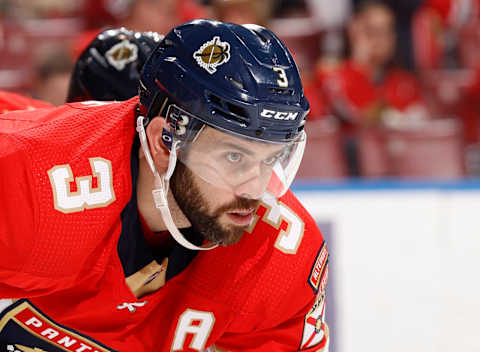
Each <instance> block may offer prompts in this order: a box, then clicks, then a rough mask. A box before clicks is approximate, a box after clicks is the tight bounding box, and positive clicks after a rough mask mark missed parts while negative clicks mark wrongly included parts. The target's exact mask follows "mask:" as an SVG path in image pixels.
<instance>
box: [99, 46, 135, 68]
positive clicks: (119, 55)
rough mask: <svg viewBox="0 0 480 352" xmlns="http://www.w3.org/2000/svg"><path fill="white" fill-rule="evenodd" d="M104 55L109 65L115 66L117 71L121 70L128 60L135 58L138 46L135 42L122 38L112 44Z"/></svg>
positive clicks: (131, 60)
mask: <svg viewBox="0 0 480 352" xmlns="http://www.w3.org/2000/svg"><path fill="white" fill-rule="evenodd" d="M105 56H106V58H107V60H108V63H109V64H110V65H112V66H113V67H115V68H116V69H117V70H118V71H121V70H123V69H124V68H125V66H127V65H128V64H129V63H130V62H133V61H135V60H137V58H138V47H137V46H136V45H135V44H133V43H131V42H130V41H128V40H126V39H125V40H122V41H121V42H120V43H117V44H115V45H114V46H112V47H111V48H110V49H109V50H108V51H107V52H106V53H105Z"/></svg>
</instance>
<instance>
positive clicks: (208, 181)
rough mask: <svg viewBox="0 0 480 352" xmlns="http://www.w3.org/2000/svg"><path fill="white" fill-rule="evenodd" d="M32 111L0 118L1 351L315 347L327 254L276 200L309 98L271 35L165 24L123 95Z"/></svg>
mask: <svg viewBox="0 0 480 352" xmlns="http://www.w3.org/2000/svg"><path fill="white" fill-rule="evenodd" d="M37 113H38V114H41V115H42V116H40V117H39V119H38V121H41V122H39V123H38V124H37V125H36V126H35V127H32V126H31V125H29V126H26V127H25V128H19V129H17V130H15V131H14V132H11V131H10V132H9V130H8V128H6V129H4V128H3V126H2V122H1V121H0V145H2V148H0V170H1V172H0V192H1V193H0V195H1V200H2V202H0V214H2V215H1V217H0V296H1V297H4V298H6V299H4V300H3V311H2V312H1V313H0V341H2V343H4V344H7V345H8V346H7V348H8V350H12V349H16V350H24V351H25V350H37V351H39V350H44V351H65V350H67V351H78V352H84V351H148V352H151V351H205V350H208V351H295V350H302V351H327V350H328V339H329V332H328V327H327V325H326V323H325V321H324V316H325V286H326V281H327V277H328V252H327V249H326V246H325V242H324V240H323V238H322V235H321V233H320V231H319V229H318V228H317V226H316V224H315V222H314V220H313V219H312V218H311V216H310V215H309V214H308V213H307V212H306V210H305V209H304V208H303V207H302V206H301V204H300V203H299V201H298V200H297V199H296V198H295V196H294V195H293V194H292V193H291V191H289V190H288V187H289V185H290V183H291V181H292V180H293V178H294V176H295V173H296V170H297V167H298V164H299V162H300V160H301V157H302V153H303V148H304V144H305V138H306V137H305V132H304V131H303V128H304V123H305V116H306V114H307V113H308V102H307V101H306V99H305V97H304V95H303V89H302V85H301V82H300V78H299V75H298V71H297V68H296V66H295V63H294V61H293V59H292V57H291V55H290V53H289V52H288V50H287V49H286V47H285V46H284V45H283V44H282V43H281V42H280V41H279V40H278V38H277V37H276V36H275V35H274V34H273V33H272V32H270V31H269V30H267V29H265V28H262V27H259V26H254V25H245V26H240V25H235V24H229V23H222V22H216V21H206V20H196V21H192V22H189V23H186V24H184V25H180V26H178V27H176V28H174V29H173V30H172V31H171V32H170V33H169V34H168V35H167V36H166V37H165V39H164V40H163V41H162V42H161V43H160V45H159V46H158V47H157V48H156V49H155V50H154V52H153V53H152V55H151V56H150V57H149V59H148V60H147V62H146V64H145V67H144V70H143V72H142V75H141V83H140V93H139V97H134V98H132V99H130V100H127V101H125V102H109V103H105V102H102V103H101V102H85V103H74V104H67V105H65V106H62V107H59V108H56V109H45V110H38V111H37ZM29 114H30V112H23V113H21V114H20V113H16V115H24V116H25V119H28V116H29ZM7 116H8V115H7ZM19 120H20V121H21V120H22V119H19ZM135 131H137V132H138V135H137V134H136V132H135ZM7 298H8V299H7Z"/></svg>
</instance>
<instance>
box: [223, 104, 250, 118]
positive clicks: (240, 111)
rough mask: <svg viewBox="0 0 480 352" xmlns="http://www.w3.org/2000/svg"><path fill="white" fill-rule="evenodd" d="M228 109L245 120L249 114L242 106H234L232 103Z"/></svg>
mask: <svg viewBox="0 0 480 352" xmlns="http://www.w3.org/2000/svg"><path fill="white" fill-rule="evenodd" d="M227 107H228V110H230V112H232V113H233V114H235V115H238V116H241V117H245V118H246V117H247V113H246V112H245V110H244V109H243V108H241V107H240V106H237V105H234V104H231V103H227Z"/></svg>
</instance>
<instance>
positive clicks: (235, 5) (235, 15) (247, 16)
mask: <svg viewBox="0 0 480 352" xmlns="http://www.w3.org/2000/svg"><path fill="white" fill-rule="evenodd" d="M272 4H273V1H272V0H262V1H257V0H212V1H211V6H212V12H213V16H214V18H216V19H218V20H221V21H225V22H232V23H237V24H247V23H253V24H258V25H261V26H267V27H268V23H269V21H270V18H271V16H272V11H273V7H272Z"/></svg>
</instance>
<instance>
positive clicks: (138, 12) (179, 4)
mask: <svg viewBox="0 0 480 352" xmlns="http://www.w3.org/2000/svg"><path fill="white" fill-rule="evenodd" d="M83 17H84V19H85V28H86V30H85V31H84V32H83V33H82V34H81V35H79V36H78V38H77V39H76V41H75V43H74V45H73V46H74V47H73V56H74V58H78V56H79V55H80V53H81V52H82V51H83V50H84V49H85V48H86V47H87V45H88V44H89V43H90V42H91V41H92V40H93V39H94V38H95V37H96V36H97V34H99V33H100V32H101V31H102V30H103V29H105V28H113V27H125V28H129V29H131V30H133V31H137V32H148V31H153V32H157V33H159V34H164V33H167V32H168V31H169V30H170V29H171V28H172V27H174V26H176V25H178V24H180V23H183V22H186V21H190V20H192V19H195V18H210V17H211V14H210V12H209V10H208V8H207V7H206V6H203V5H201V4H199V3H197V2H196V1H195V0H85V5H84V10H83Z"/></svg>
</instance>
